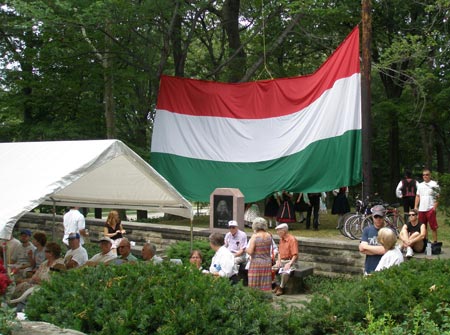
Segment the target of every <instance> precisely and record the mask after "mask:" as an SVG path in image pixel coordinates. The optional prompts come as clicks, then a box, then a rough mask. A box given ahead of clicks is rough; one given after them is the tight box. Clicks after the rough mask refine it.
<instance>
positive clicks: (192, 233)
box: [191, 218, 194, 252]
mask: <svg viewBox="0 0 450 335" xmlns="http://www.w3.org/2000/svg"><path fill="white" fill-rule="evenodd" d="M193 249H194V219H192V218H191V252H192V250H193Z"/></svg>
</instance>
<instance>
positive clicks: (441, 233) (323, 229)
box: [155, 211, 450, 246]
mask: <svg viewBox="0 0 450 335" xmlns="http://www.w3.org/2000/svg"><path fill="white" fill-rule="evenodd" d="M329 212H330V211H329ZM155 221H156V222H160V223H164V224H168V225H178V226H189V225H190V222H189V220H187V219H181V220H175V221H172V220H164V219H163V218H161V219H158V220H155ZM449 222H450V220H449V218H448V217H447V216H445V214H444V213H443V211H439V212H438V223H439V230H438V238H439V241H441V242H443V244H444V246H449V245H450V224H449ZM193 225H194V227H201V228H208V227H209V216H206V215H203V216H195V217H194V221H193ZM336 225H337V215H331V214H320V226H319V230H318V231H314V230H306V228H305V224H304V223H302V224H299V223H294V224H292V225H291V232H292V233H293V234H294V235H296V236H303V237H323V238H337V239H340V240H346V239H347V238H346V237H344V236H342V235H341V233H340V232H339V231H338V230H337V229H336ZM245 231H246V232H251V229H250V228H245ZM270 231H271V233H273V234H276V231H275V229H273V228H272V229H270ZM430 237H431V236H430Z"/></svg>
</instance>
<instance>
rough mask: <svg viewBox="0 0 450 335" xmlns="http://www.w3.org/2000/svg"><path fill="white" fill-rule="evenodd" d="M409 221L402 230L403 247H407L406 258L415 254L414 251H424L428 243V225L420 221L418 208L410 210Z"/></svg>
mask: <svg viewBox="0 0 450 335" xmlns="http://www.w3.org/2000/svg"><path fill="white" fill-rule="evenodd" d="M408 215H409V221H408V223H407V224H405V225H403V227H402V230H401V231H400V240H402V247H403V248H406V258H411V257H412V256H414V252H419V253H420V252H424V251H425V247H426V245H427V241H426V237H427V225H426V224H424V223H420V222H419V213H418V211H417V209H411V210H410V211H409V214H408Z"/></svg>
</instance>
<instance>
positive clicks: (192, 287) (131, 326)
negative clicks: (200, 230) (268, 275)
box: [26, 262, 298, 335]
mask: <svg viewBox="0 0 450 335" xmlns="http://www.w3.org/2000/svg"><path fill="white" fill-rule="evenodd" d="M293 311H295V309H294V310H291V309H287V308H286V307H285V306H279V307H277V308H274V305H273V303H272V302H271V301H270V299H268V296H267V294H265V293H263V292H260V291H257V290H253V289H250V288H247V287H243V286H242V285H241V284H239V285H235V286H231V285H230V283H229V280H228V279H224V278H213V277H212V276H209V275H204V274H202V273H200V271H197V270H196V269H193V268H192V267H190V266H177V265H173V264H171V263H169V262H166V263H164V264H162V265H153V264H147V263H143V262H142V263H137V264H124V265H120V266H99V267H97V268H88V267H87V268H82V269H78V270H71V271H68V272H66V273H62V274H59V273H57V274H55V277H53V279H52V280H51V282H48V283H44V284H43V285H42V288H41V289H40V290H39V291H37V292H36V293H35V294H33V295H32V296H31V297H30V299H29V302H28V304H27V308H26V313H27V316H28V318H29V319H30V320H42V321H46V322H50V323H53V324H55V325H58V326H60V327H66V328H72V329H76V330H79V331H82V332H85V333H89V334H108V335H116V334H117V335H119V334H127V335H128V334H165V335H166V334H167V335H168V334H173V335H175V334H177V335H178V334H214V335H217V334H239V335H242V334H297V333H298V332H297V327H298V317H297V315H298V313H295V312H293Z"/></svg>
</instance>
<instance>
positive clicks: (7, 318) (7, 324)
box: [0, 304, 21, 335]
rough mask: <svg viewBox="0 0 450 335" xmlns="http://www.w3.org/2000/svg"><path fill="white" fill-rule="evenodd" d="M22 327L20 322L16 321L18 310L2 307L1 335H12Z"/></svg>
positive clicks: (0, 317)
mask: <svg viewBox="0 0 450 335" xmlns="http://www.w3.org/2000/svg"><path fill="white" fill-rule="evenodd" d="M20 327H21V325H20V322H19V321H18V320H17V319H16V310H15V309H14V308H10V307H8V306H6V305H3V304H2V306H1V307H0V334H2V335H10V334H12V332H13V331H14V330H18V329H19V328H20Z"/></svg>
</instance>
